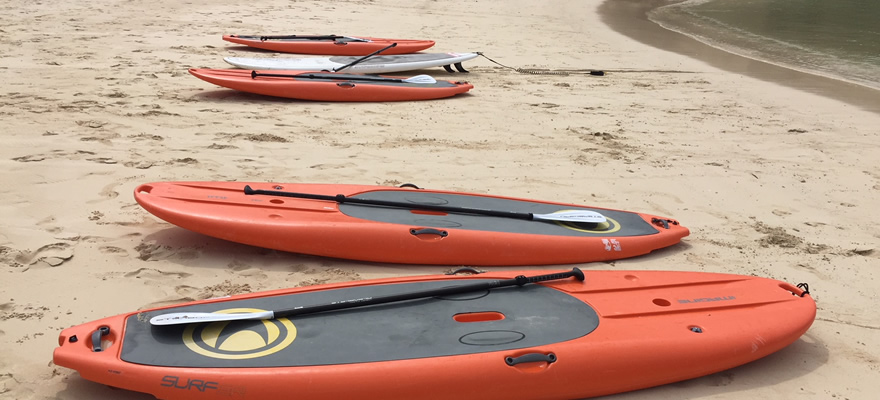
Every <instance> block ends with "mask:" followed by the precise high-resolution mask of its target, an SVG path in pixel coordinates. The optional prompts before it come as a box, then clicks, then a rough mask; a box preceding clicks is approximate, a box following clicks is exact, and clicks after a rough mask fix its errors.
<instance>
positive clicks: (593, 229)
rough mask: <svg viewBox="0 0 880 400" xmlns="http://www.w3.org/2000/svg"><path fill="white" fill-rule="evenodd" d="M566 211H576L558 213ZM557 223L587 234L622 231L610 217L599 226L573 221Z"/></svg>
mask: <svg viewBox="0 0 880 400" xmlns="http://www.w3.org/2000/svg"><path fill="white" fill-rule="evenodd" d="M565 211H575V210H560V211H557V212H565ZM553 222H556V224H557V225H559V226H561V227H563V228H567V229H571V230H573V231H578V232H586V233H615V232H617V231H619V230H620V224H618V223H617V221H615V220H614V219H612V218H609V217H608V216H606V217H605V222H601V223H598V224H591V223H586V222H571V221H553Z"/></svg>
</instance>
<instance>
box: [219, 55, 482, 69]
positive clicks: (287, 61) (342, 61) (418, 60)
mask: <svg viewBox="0 0 880 400" xmlns="http://www.w3.org/2000/svg"><path fill="white" fill-rule="evenodd" d="M478 55H479V54H477V53H416V54H400V55H392V56H374V57H370V58H368V59H366V60H364V61H361V62H359V63H357V64H355V65H352V66H350V67H348V68H345V69H343V70H342V72H347V73H353V74H355V73H356V74H384V73H389V72H400V71H412V70H417V69H423V68H432V67H442V66H444V65H454V64H458V63H461V62H463V61H467V60H471V59H474V58H476V57H477V56H478ZM360 58H362V57H357V56H335V57H311V58H286V57H285V58H281V57H278V58H247V57H226V58H224V59H223V60H225V61H226V62H228V63H230V64H232V65H234V66H236V67H239V68H244V69H254V70H272V69H274V70H287V71H334V70H335V69H338V68H340V67H342V66H344V65H346V64H349V63H352V62H354V61H357V60H358V59H360ZM457 67H460V66H457ZM459 70H461V69H460V68H459Z"/></svg>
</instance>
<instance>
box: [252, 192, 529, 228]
mask: <svg viewBox="0 0 880 400" xmlns="http://www.w3.org/2000/svg"><path fill="white" fill-rule="evenodd" d="M244 194H262V195H269V196H280V197H294V198H299V199H312V200H326V201H335V202H337V203H340V204H342V203H353V204H366V205H371V206H383V207H394V208H405V209H410V210H426V211H441V212H451V213H457V214H477V215H488V216H492V217H502V218H514V219H524V220H527V221H533V220H534V219H535V218H534V215H533V214H532V213H525V212H516V211H501V210H486V209H481V208H470V207H453V206H440V205H434V204H417V203H404V202H399V201H388V200H369V199H359V198H356V197H345V195H342V194H337V195H336V196H326V195H321V194H312V193H295V192H282V191H279V190H259V189H252V188H251V187H250V185H246V186H245V187H244Z"/></svg>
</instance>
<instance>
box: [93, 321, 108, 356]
mask: <svg viewBox="0 0 880 400" xmlns="http://www.w3.org/2000/svg"><path fill="white" fill-rule="evenodd" d="M109 333H110V327H109V326H101V327H99V328H98V329H95V331H94V332H92V351H93V352H95V353H100V352H102V351H104V347H103V346H102V344H101V338H102V337H104V336H106V335H108V334H109Z"/></svg>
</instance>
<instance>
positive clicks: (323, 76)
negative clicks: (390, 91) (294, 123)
mask: <svg viewBox="0 0 880 400" xmlns="http://www.w3.org/2000/svg"><path fill="white" fill-rule="evenodd" d="M258 76H271V77H274V78H301V79H342V80H346V81H365V82H403V81H404V80H403V79H397V78H383V77H381V76H369V75H351V74H348V75H346V74H339V75H335V74H334V73H332V72H328V73H324V74H310V73H302V74H264V73H262V72H257V71H251V79H257V77H258Z"/></svg>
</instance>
